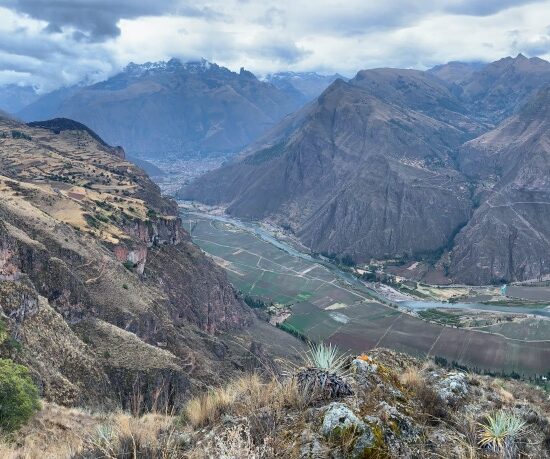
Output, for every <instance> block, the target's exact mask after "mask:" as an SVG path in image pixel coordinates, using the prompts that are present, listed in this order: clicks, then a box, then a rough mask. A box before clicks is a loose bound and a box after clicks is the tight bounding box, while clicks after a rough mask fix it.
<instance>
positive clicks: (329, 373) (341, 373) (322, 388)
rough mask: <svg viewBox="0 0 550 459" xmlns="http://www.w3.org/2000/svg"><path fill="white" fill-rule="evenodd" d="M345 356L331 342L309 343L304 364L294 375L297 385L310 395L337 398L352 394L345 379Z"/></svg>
mask: <svg viewBox="0 0 550 459" xmlns="http://www.w3.org/2000/svg"><path fill="white" fill-rule="evenodd" d="M346 359H347V356H346V355H345V354H341V353H340V352H339V350H338V348H337V347H335V346H332V345H331V344H328V345H327V344H324V343H320V344H310V345H309V350H308V351H307V352H306V353H305V355H304V360H305V366H306V367H307V368H301V369H300V370H299V371H298V372H297V373H296V374H295V375H294V377H295V378H296V382H297V383H298V387H299V388H300V389H301V390H302V391H304V392H306V393H309V394H310V395H312V394H313V395H314V396H321V397H326V398H338V397H346V396H348V395H352V394H353V391H352V389H351V387H350V385H349V384H348V383H347V382H346V381H345V379H344V378H345V376H346V373H347V371H346V370H345V366H346Z"/></svg>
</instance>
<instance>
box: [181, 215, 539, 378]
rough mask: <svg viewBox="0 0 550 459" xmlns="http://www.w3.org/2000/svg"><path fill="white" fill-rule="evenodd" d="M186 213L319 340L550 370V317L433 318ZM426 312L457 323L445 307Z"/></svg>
mask: <svg viewBox="0 0 550 459" xmlns="http://www.w3.org/2000/svg"><path fill="white" fill-rule="evenodd" d="M182 217H183V220H184V225H185V226H186V227H187V228H188V229H190V231H191V233H192V237H193V240H194V241H195V243H196V244H198V245H199V246H200V247H201V248H202V249H203V250H204V251H205V252H207V253H209V254H210V255H212V256H213V257H214V259H215V261H216V262H217V263H218V264H220V265H221V266H223V267H224V268H225V270H226V272H227V274H228V277H229V279H230V281H231V282H232V284H233V285H234V286H235V288H236V289H238V290H240V291H241V292H243V293H244V294H249V295H253V296H257V297H260V298H262V299H264V300H265V301H267V302H276V303H280V304H284V305H288V306H290V307H291V310H292V314H291V316H290V317H289V318H288V319H287V321H286V322H285V323H286V324H288V325H290V326H292V327H293V328H294V329H296V330H298V331H299V332H301V333H303V334H305V335H306V336H308V337H309V338H310V339H312V340H316V341H318V340H326V341H330V342H333V343H335V344H338V345H339V346H340V347H341V348H343V349H349V350H352V351H354V352H363V351H367V350H369V349H371V348H373V347H376V346H383V347H388V348H392V349H396V350H400V351H404V352H408V353H410V354H413V355H418V356H427V355H430V356H434V355H438V356H442V357H445V358H447V360H448V361H453V360H455V361H457V362H460V363H462V364H465V365H468V366H470V367H472V368H474V367H475V368H483V369H488V370H494V371H506V372H510V371H517V372H518V373H520V374H541V373H543V374H546V373H547V372H548V370H549V368H548V364H547V362H550V340H549V341H544V340H541V339H540V337H541V336H544V334H545V333H546V331H545V330H547V328H545V327H547V325H550V321H542V322H541V321H538V322H540V323H542V325H541V324H540V323H539V325H533V323H530V322H529V323H527V322H526V324H523V323H506V324H502V325H499V326H495V327H493V328H491V327H487V328H484V329H480V330H468V329H462V328H455V327H446V326H442V325H440V324H437V323H431V322H428V321H425V320H421V319H419V318H417V317H414V316H412V315H410V314H407V313H403V312H401V311H399V310H397V309H394V308H392V307H389V306H386V305H383V304H381V303H379V302H377V301H375V300H373V298H372V297H371V296H370V295H369V291H368V290H367V289H366V288H365V289H362V288H361V287H360V286H359V287H358V286H356V285H353V286H352V285H351V284H349V283H347V282H344V281H343V280H342V279H341V277H339V276H337V275H336V274H335V273H334V272H333V271H332V270H331V269H329V268H328V267H326V266H324V265H323V264H321V263H317V262H315V261H314V260H306V259H302V258H300V257H299V256H295V255H291V254H289V253H287V252H286V251H284V250H282V249H280V248H278V247H276V246H275V245H273V244H271V243H270V242H266V241H264V240H262V239H261V238H260V237H258V236H257V235H255V234H253V233H251V232H250V231H248V230H245V229H240V228H237V227H236V226H233V225H232V224H230V223H226V222H222V221H217V220H213V219H210V218H208V216H200V215H186V214H183V216H182ZM424 314H425V315H426V319H429V320H432V321H433V320H435V321H438V322H443V321H447V322H446V323H448V324H449V325H454V323H451V322H453V321H452V320H451V319H450V318H449V317H447V314H446V313H444V312H437V311H435V310H432V311H429V312H426V313H424ZM535 322H536V321H535ZM538 322H537V323H538ZM527 324H528V327H529V328H528V329H526V328H525V327H526V325H527ZM490 332H493V333H490ZM546 336H548V334H547V335H546Z"/></svg>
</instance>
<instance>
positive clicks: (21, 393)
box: [0, 359, 40, 432]
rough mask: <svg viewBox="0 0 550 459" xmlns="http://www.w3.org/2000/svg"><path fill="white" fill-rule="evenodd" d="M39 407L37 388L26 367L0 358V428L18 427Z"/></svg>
mask: <svg viewBox="0 0 550 459" xmlns="http://www.w3.org/2000/svg"><path fill="white" fill-rule="evenodd" d="M39 409H40V401H39V398H38V389H37V387H36V385H35V384H34V382H33V381H32V379H31V377H30V374H29V370H28V369H27V367H25V366H23V365H18V364H16V363H14V362H13V361H11V360H10V359H0V429H1V430H3V431H4V432H12V431H14V430H17V429H19V427H21V426H22V425H23V424H25V423H26V422H27V421H28V420H29V419H30V418H31V416H32V415H33V414H34V413H35V412H36V411H38V410H39Z"/></svg>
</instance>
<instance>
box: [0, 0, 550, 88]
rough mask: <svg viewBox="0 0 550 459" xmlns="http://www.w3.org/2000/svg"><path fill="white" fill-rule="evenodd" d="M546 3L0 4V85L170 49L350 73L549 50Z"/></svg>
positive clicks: (47, 83)
mask: <svg viewBox="0 0 550 459" xmlns="http://www.w3.org/2000/svg"><path fill="white" fill-rule="evenodd" d="M513 7H521V9H519V10H517V11H515V10H511V8H513ZM545 8H546V10H548V8H550V0H483V1H481V0H431V1H419V0H384V1H383V2H376V1H374V0H322V1H319V0H200V1H197V0H0V84H2V83H3V82H15V83H19V82H20V81H21V80H20V78H24V81H32V83H33V84H35V83H36V84H38V85H40V86H42V87H46V88H49V89H52V88H54V87H58V86H61V85H68V84H74V83H77V82H79V81H82V79H85V78H89V79H90V78H91V79H92V80H94V81H97V80H99V79H101V78H106V77H108V76H110V75H112V74H114V73H116V72H117V71H119V70H120V69H122V68H123V67H124V66H125V65H126V64H127V63H128V62H129V61H135V62H146V61H154V60H162V59H169V58H170V57H178V58H181V59H182V60H188V59H197V58H200V57H205V58H207V59H208V60H211V61H216V62H218V63H220V64H222V65H225V66H228V67H230V68H232V69H234V70H236V69H238V68H240V67H241V66H243V65H244V66H246V68H247V69H250V70H252V71H254V72H255V73H258V74H262V73H271V72H274V71H278V70H321V71H324V72H330V73H332V72H340V73H342V74H346V75H350V76H351V75H353V74H354V73H355V72H356V71H357V70H358V69H361V68H367V67H383V66H395V67H414V68H426V67H428V66H430V65H433V64H435V63H441V62H445V61H446V60H451V59H454V60H491V59H497V58H499V57H502V56H505V55H507V54H517V53H518V52H520V51H521V52H525V53H526V54H528V55H535V54H540V55H543V56H545V57H548V56H549V55H550V37H549V33H548V32H547V30H546V27H547V26H548V22H545V21H544V19H545V18H544V17H542V16H543V15H542V14H541V12H542V11H545ZM512 30H517V32H516V33H515V35H507V31H512ZM20 75H22V76H21V77H20Z"/></svg>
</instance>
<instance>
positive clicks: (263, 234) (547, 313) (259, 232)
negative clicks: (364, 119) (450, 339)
mask: <svg viewBox="0 0 550 459" xmlns="http://www.w3.org/2000/svg"><path fill="white" fill-rule="evenodd" d="M181 213H182V215H183V216H185V215H190V216H196V217H200V218H204V219H209V220H216V221H220V222H223V223H227V224H230V225H232V226H235V227H236V228H239V229H241V230H243V231H247V232H249V233H251V234H253V235H254V236H256V237H258V238H260V239H261V240H262V241H264V242H267V243H269V244H271V245H273V246H275V247H277V248H278V249H280V250H283V251H284V252H286V253H287V254H289V255H291V256H293V257H297V258H301V259H303V260H306V261H308V262H311V263H317V264H320V265H323V266H324V267H325V268H327V269H328V270H330V271H331V272H332V273H333V274H334V275H335V276H336V277H337V278H338V279H340V280H341V281H342V282H344V283H346V284H347V285H349V286H352V287H353V288H354V289H356V290H358V291H359V292H361V293H363V294H365V295H368V296H369V297H371V298H373V299H375V300H378V301H380V302H382V303H384V304H387V305H390V306H394V307H399V308H405V309H408V310H411V311H419V310H425V309H434V308H441V309H474V310H479V311H489V312H501V313H507V312H508V313H521V314H532V315H534V316H539V317H544V318H550V306H547V307H546V308H540V307H538V308H537V307H529V306H525V307H523V306H502V305H489V304H483V303H447V302H439V301H423V300H408V301H398V302H396V301H392V300H390V299H388V298H386V297H384V296H383V295H381V294H380V293H378V292H376V291H375V290H373V289H371V288H369V287H367V286H366V285H365V284H364V283H363V282H361V280H359V279H358V278H357V277H356V276H354V275H353V274H351V273H349V272H346V271H344V270H342V269H340V268H339V267H338V266H336V265H335V264H333V263H331V262H330V261H328V260H326V259H323V258H317V257H313V256H311V255H310V254H308V253H305V252H301V251H300V250H297V249H296V248H295V247H293V246H291V245H290V244H288V243H286V242H284V241H282V240H280V239H277V238H276V237H275V236H274V234H273V233H271V232H270V231H269V230H267V229H266V228H264V227H262V226H261V225H260V224H258V223H257V222H253V221H245V220H241V219H237V218H232V217H229V216H227V215H217V214H212V213H208V212H203V211H197V210H190V209H188V208H182V210H181Z"/></svg>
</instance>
